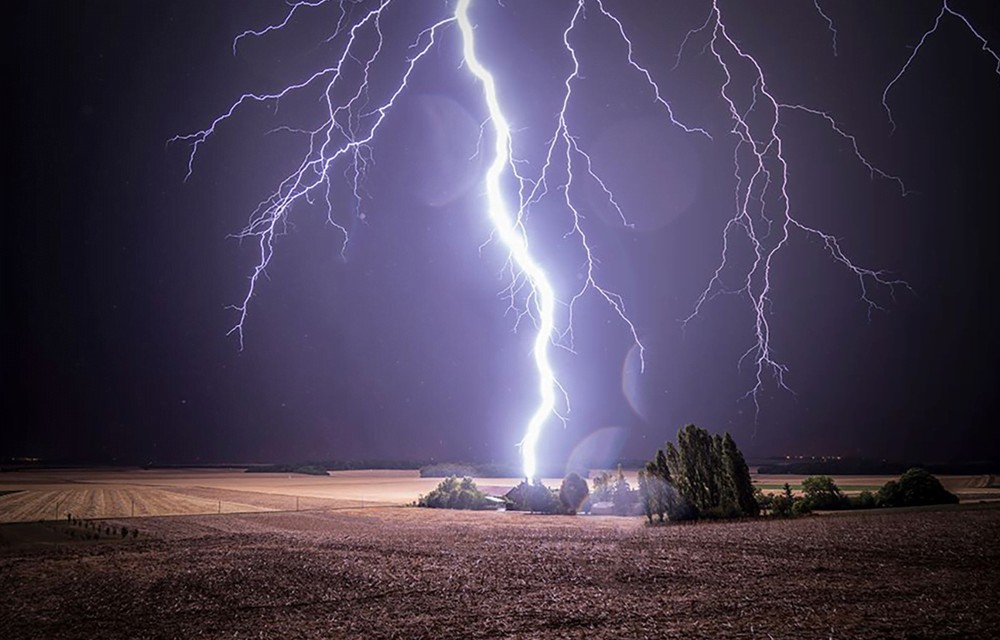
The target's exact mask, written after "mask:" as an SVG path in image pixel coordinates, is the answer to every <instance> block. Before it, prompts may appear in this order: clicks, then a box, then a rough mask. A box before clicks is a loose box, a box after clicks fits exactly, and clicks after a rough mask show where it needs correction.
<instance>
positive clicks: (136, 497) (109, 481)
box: [0, 469, 558, 522]
mask: <svg viewBox="0 0 1000 640" xmlns="http://www.w3.org/2000/svg"><path fill="white" fill-rule="evenodd" d="M439 482H440V478H421V477H420V476H419V473H418V472H416V471H336V472H331V475H329V476H326V477H323V476H308V475H297V474H283V473H244V472H242V471H233V470H222V469H218V470H217V469H207V470H165V471H164V470H152V471H146V470H106V471H105V470H99V471H94V470H54V471H27V472H10V473H4V474H3V475H0V491H14V492H15V493H9V494H6V495H0V522H25V521H33V520H53V519H62V518H65V517H66V514H67V513H72V514H73V515H74V516H77V517H82V518H115V517H130V516H132V515H135V516H147V515H156V516H164V515H198V514H213V513H243V512H255V511H295V510H296V509H299V510H308V509H337V508H353V507H366V506H392V505H397V506H398V505H405V504H409V503H411V502H413V501H414V500H416V499H417V497H418V496H419V495H420V494H424V493H427V492H429V491H430V490H431V489H433V488H434V487H435V486H437V484H438V483H439ZM478 482H479V484H480V486H482V487H483V488H484V489H486V490H492V491H494V492H503V491H506V489H508V488H510V487H512V486H514V485H515V484H517V482H518V481H517V480H516V479H512V478H481V479H478ZM551 483H554V484H555V486H558V480H555V481H552V482H551ZM551 483H550V484H551Z"/></svg>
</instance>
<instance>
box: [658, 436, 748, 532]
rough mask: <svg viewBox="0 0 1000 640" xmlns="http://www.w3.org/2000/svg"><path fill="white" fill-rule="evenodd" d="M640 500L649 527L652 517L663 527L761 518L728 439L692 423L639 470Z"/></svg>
mask: <svg viewBox="0 0 1000 640" xmlns="http://www.w3.org/2000/svg"><path fill="white" fill-rule="evenodd" d="M639 497H640V501H641V503H642V507H643V511H644V512H645V514H646V518H647V519H648V520H649V521H650V522H653V517H654V516H656V519H657V520H658V521H660V522H663V521H664V519H665V518H667V519H670V520H690V519H694V518H699V517H701V518H706V517H707V518H735V517H743V516H756V515H758V514H759V513H760V505H759V504H758V503H757V497H756V495H755V493H754V487H753V482H752V481H751V480H750V468H749V467H748V466H747V463H746V460H745V459H744V457H743V453H742V452H741V451H740V449H739V447H737V446H736V442H735V441H734V440H733V437H732V436H731V435H729V433H728V432H727V433H725V434H723V435H718V434H717V435H714V436H713V435H711V434H710V433H708V431H706V430H705V429H702V428H700V427H697V426H695V425H693V424H689V425H687V426H686V427H684V428H683V429H681V430H680V431H678V432H677V444H676V445H675V444H674V443H673V442H668V443H667V446H666V451H664V450H662V449H661V450H658V451H657V452H656V457H655V458H654V459H653V460H651V461H650V462H648V463H647V464H646V468H645V469H643V470H641V471H640V475H639Z"/></svg>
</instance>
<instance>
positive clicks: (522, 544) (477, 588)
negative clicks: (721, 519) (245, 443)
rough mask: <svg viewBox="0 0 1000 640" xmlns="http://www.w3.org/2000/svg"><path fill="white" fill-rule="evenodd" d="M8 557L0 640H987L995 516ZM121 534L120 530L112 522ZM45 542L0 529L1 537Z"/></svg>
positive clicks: (466, 524)
mask: <svg viewBox="0 0 1000 640" xmlns="http://www.w3.org/2000/svg"><path fill="white" fill-rule="evenodd" d="M122 522H125V523H127V524H128V526H130V527H132V526H137V527H138V528H139V529H140V531H141V535H140V536H139V537H138V538H137V539H135V540H132V539H128V540H125V541H112V540H108V541H96V542H85V543H81V542H75V543H61V544H58V543H42V542H38V543H27V544H25V543H21V544H9V543H8V544H4V543H3V542H2V541H0V593H3V594H4V595H3V598H0V637H2V638H26V639H33V638H38V639H46V640H59V639H68V638H102V639H108V638H195V637H205V638H276V639H279V638H280V639H286V638H324V639H325V638H351V639H354V638H358V639H361V638H400V639H404V638H405V639H419V638H427V639H437V638H512V639H514V638H518V639H532V640H536V639H541V640H547V639H551V638H588V639H590V638H597V639H605V638H606V639H611V638H614V639H619V638H706V639H708V638H711V639H713V640H714V639H719V638H760V639H762V640H764V639H767V638H775V639H777V638H788V639H793V638H794V639H796V640H802V639H811V638H816V639H823V640H828V639H830V638H911V639H912V638H983V639H986V638H996V629H1000V606H998V604H997V598H996V594H997V593H998V592H1000V546H998V545H997V544H996V541H997V540H1000V509H998V508H996V507H987V508H967V509H954V508H953V509H949V510H943V511H936V512H934V511H932V512H922V513H898V514H869V515H856V514H850V515H843V516H838V517H818V516H814V517H808V518H802V519H797V520H788V521H767V522H739V523H712V524H700V525H687V526H681V525H678V526H669V527H657V528H648V527H645V526H643V525H642V524H641V520H640V519H624V518H613V517H605V518H601V517H583V516H578V517H571V516H562V517H558V516H533V515H528V514H523V513H503V512H478V513H469V512H444V511H434V510H425V509H417V508H368V509H359V510H342V511H311V512H301V513H254V514H238V515H216V516H182V517H172V518H162V517H161V518H130V519H127V520H123V521H122ZM109 524H111V525H116V524H117V523H114V522H112V523H109ZM32 526H35V527H41V526H43V525H27V524H22V525H4V526H0V539H2V537H3V532H4V531H5V530H10V529H13V528H18V527H21V528H24V527H32Z"/></svg>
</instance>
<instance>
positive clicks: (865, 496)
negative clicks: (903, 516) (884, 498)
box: [849, 489, 878, 509]
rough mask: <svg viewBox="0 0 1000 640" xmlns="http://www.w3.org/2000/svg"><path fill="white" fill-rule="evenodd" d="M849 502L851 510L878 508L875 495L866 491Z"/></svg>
mask: <svg viewBox="0 0 1000 640" xmlns="http://www.w3.org/2000/svg"><path fill="white" fill-rule="evenodd" d="M849 500H850V504H851V508H852V509H873V508H875V507H877V506H878V501H877V500H876V499H875V494H874V493H872V492H871V491H868V490H867V489H865V490H864V491H862V492H861V493H859V494H858V495H857V496H855V497H853V498H850V499H849Z"/></svg>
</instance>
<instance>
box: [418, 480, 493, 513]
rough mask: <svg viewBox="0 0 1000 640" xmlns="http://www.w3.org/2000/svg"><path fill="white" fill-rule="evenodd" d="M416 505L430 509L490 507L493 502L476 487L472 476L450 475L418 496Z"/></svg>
mask: <svg viewBox="0 0 1000 640" xmlns="http://www.w3.org/2000/svg"><path fill="white" fill-rule="evenodd" d="M417 506H420V507H430V508H432V509H491V508H493V504H492V503H491V502H490V501H489V500H487V499H486V494H485V493H483V492H482V491H480V490H479V489H478V488H477V487H476V483H475V482H473V481H472V478H462V480H459V479H458V478H456V477H454V476H451V477H449V478H445V479H444V480H442V481H441V484H439V485H438V486H437V488H436V489H434V490H433V491H431V492H430V493H429V494H427V495H426V496H420V498H419V499H418V500H417Z"/></svg>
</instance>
